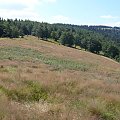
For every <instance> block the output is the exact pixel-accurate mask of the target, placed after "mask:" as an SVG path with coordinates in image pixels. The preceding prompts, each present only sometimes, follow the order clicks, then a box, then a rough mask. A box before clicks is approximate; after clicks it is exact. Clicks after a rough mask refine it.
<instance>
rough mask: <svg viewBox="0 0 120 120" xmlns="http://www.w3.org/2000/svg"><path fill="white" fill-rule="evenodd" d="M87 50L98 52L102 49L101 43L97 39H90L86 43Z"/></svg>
mask: <svg viewBox="0 0 120 120" xmlns="http://www.w3.org/2000/svg"><path fill="white" fill-rule="evenodd" d="M88 50H89V51H90V52H93V53H97V54H98V53H99V52H100V51H101V50H102V45H101V43H100V42H99V41H96V40H90V41H89V44H88Z"/></svg>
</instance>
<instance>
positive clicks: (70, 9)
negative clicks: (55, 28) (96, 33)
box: [0, 0, 120, 26]
mask: <svg viewBox="0 0 120 120" xmlns="http://www.w3.org/2000/svg"><path fill="white" fill-rule="evenodd" d="M119 6H120V0H0V17H2V18H4V19H7V18H9V19H15V18H17V19H23V20H25V19H29V20H34V21H39V22H42V21H43V22H48V23H68V24H76V25H107V26H120V7H119Z"/></svg>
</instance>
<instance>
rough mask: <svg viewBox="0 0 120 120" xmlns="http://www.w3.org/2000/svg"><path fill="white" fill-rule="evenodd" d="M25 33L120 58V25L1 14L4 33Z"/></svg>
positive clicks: (1, 33) (0, 29) (0, 27)
mask: <svg viewBox="0 0 120 120" xmlns="http://www.w3.org/2000/svg"><path fill="white" fill-rule="evenodd" d="M24 35H33V36H36V37H38V39H39V38H40V39H42V40H45V41H47V40H48V38H52V39H53V40H55V41H57V42H59V43H60V44H62V45H65V46H68V47H74V48H78V47H80V48H82V49H85V50H87V51H90V52H92V53H95V54H101V55H104V56H107V57H109V58H112V59H115V60H117V61H120V28H119V27H107V26H87V25H85V26H78V25H70V24H48V23H44V22H42V23H40V22H36V21H30V20H24V21H23V20H17V19H15V20H12V19H7V20H5V19H2V18H0V37H9V38H18V37H24Z"/></svg>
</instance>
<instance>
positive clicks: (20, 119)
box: [0, 35, 120, 120]
mask: <svg viewBox="0 0 120 120" xmlns="http://www.w3.org/2000/svg"><path fill="white" fill-rule="evenodd" d="M53 42H54V41H51V40H50V39H47V41H44V40H42V39H39V40H38V38H37V37H33V36H29V35H28V36H24V38H13V39H10V38H0V119H1V120H73V119H74V120H119V118H120V89H119V88H120V64H119V63H118V62H116V61H114V60H112V59H109V58H106V57H104V56H99V55H97V54H93V53H90V52H87V51H82V50H78V49H74V48H70V47H65V46H63V45H59V44H58V43H57V42H54V43H53Z"/></svg>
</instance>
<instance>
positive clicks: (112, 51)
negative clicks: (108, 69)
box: [105, 45, 120, 58]
mask: <svg viewBox="0 0 120 120" xmlns="http://www.w3.org/2000/svg"><path fill="white" fill-rule="evenodd" d="M119 53H120V51H119V49H118V48H117V47H115V46H112V45H111V46H108V47H107V48H106V50H105V55H106V56H108V57H111V58H117V57H119Z"/></svg>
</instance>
